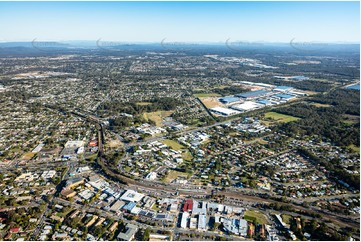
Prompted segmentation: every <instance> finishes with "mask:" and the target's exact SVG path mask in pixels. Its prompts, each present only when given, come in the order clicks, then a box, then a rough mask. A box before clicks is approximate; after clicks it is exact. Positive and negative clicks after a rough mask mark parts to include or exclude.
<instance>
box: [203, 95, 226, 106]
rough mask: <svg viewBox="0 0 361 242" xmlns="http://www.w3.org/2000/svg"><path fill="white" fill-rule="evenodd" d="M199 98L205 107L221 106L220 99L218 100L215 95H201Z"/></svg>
mask: <svg viewBox="0 0 361 242" xmlns="http://www.w3.org/2000/svg"><path fill="white" fill-rule="evenodd" d="M199 99H200V100H201V102H202V103H203V104H204V106H206V107H207V108H214V107H219V106H223V104H222V103H221V102H220V101H218V98H216V97H203V98H199Z"/></svg>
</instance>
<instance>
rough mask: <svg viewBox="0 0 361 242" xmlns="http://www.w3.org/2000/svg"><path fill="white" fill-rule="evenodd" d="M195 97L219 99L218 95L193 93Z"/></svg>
mask: <svg viewBox="0 0 361 242" xmlns="http://www.w3.org/2000/svg"><path fill="white" fill-rule="evenodd" d="M193 95H194V96H195V97H220V96H221V95H219V94H218V93H195V94H193Z"/></svg>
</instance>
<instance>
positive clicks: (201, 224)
mask: <svg viewBox="0 0 361 242" xmlns="http://www.w3.org/2000/svg"><path fill="white" fill-rule="evenodd" d="M206 228H207V216H206V215H205V214H200V215H199V217H198V229H199V230H206Z"/></svg>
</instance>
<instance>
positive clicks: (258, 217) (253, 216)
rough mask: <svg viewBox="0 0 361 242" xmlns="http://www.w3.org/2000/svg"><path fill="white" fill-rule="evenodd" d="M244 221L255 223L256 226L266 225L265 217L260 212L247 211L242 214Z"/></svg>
mask: <svg viewBox="0 0 361 242" xmlns="http://www.w3.org/2000/svg"><path fill="white" fill-rule="evenodd" d="M244 219H245V220H247V221H254V220H255V221H256V223H258V224H268V220H267V218H266V216H265V215H264V214H262V213H260V212H256V211H253V210H248V211H246V212H245V213H244Z"/></svg>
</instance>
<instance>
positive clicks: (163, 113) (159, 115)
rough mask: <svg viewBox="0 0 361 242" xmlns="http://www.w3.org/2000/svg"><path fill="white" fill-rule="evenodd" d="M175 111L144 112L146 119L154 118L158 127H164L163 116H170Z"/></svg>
mask: <svg viewBox="0 0 361 242" xmlns="http://www.w3.org/2000/svg"><path fill="white" fill-rule="evenodd" d="M173 112H174V111H157V112H150V113H144V114H143V117H144V118H145V119H146V120H149V119H150V120H153V121H154V122H155V125H156V126H158V127H162V126H163V124H162V121H163V118H165V117H169V116H170V115H171V114H172V113H173Z"/></svg>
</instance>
